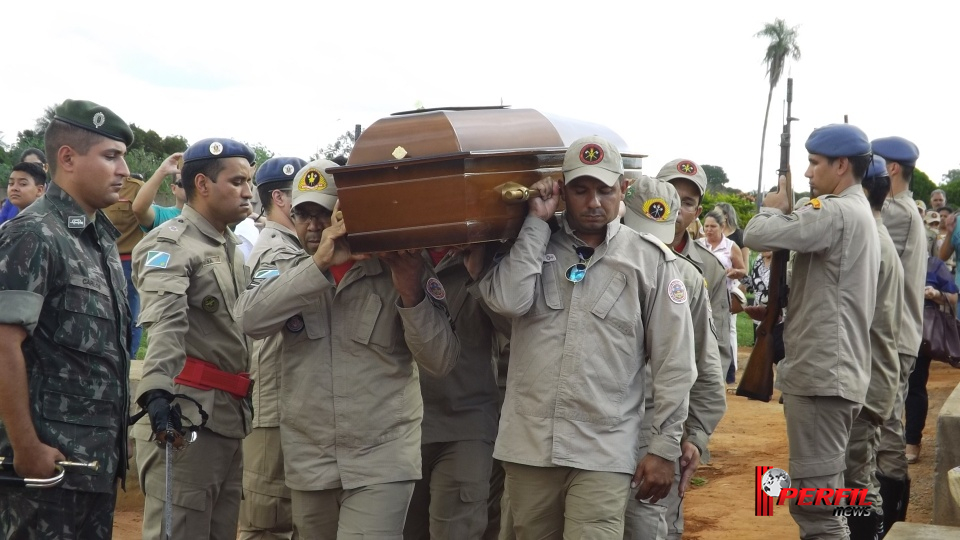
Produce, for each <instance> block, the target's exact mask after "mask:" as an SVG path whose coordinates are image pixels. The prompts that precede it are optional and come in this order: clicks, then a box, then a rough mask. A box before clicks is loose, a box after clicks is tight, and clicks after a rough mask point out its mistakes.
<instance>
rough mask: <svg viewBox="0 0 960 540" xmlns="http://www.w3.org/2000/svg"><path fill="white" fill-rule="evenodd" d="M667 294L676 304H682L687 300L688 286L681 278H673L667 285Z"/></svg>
mask: <svg viewBox="0 0 960 540" xmlns="http://www.w3.org/2000/svg"><path fill="white" fill-rule="evenodd" d="M667 295H669V296H670V301H671V302H673V303H674V304H682V303H684V302H686V301H687V287H686V286H684V284H683V281H680V280H679V279H674V280H671V281H670V283H669V284H668V285H667Z"/></svg>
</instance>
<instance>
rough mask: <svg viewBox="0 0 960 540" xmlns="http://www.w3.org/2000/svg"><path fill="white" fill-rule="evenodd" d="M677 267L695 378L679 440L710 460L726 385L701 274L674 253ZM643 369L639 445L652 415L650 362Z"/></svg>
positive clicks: (701, 456) (646, 431)
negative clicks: (690, 335)
mask: <svg viewBox="0 0 960 540" xmlns="http://www.w3.org/2000/svg"><path fill="white" fill-rule="evenodd" d="M718 262H719V261H718ZM677 269H679V270H680V275H681V279H682V280H683V284H684V285H686V287H687V296H688V300H687V305H688V306H689V307H690V317H691V320H692V321H693V339H694V344H695V357H694V358H695V359H696V362H697V380H696V381H694V383H693V387H692V388H690V410H689V414H688V415H687V421H686V424H685V425H684V430H683V440H685V441H689V442H691V443H693V445H694V446H696V447H697V449H698V450H700V459H701V460H702V461H703V462H707V461H709V460H710V453H709V450H708V448H707V445H708V443H709V442H710V435H711V434H713V430H714V429H716V427H717V424H719V423H720V419H721V418H723V413H724V412H725V411H726V410H727V399H726V385H725V384H724V377H723V371H722V369H723V367H722V364H721V363H720V362H721V360H720V350H719V348H718V347H717V331H716V328H715V327H714V325H713V314H712V313H711V311H712V310H711V307H710V301H711V298H710V295H709V294H708V293H707V289H706V287H705V286H704V285H705V280H704V278H703V275H702V274H701V273H700V270H699V269H698V268H697V267H696V265H694V264H693V263H692V262H691V261H689V260H687V259H685V258H683V257H682V256H680V257H677ZM721 283H722V282H721ZM724 290H726V289H724ZM727 318H728V319H729V317H727ZM644 369H646V370H647V398H646V413H645V414H644V417H643V425H644V428H643V437H642V439H641V444H640V446H641V448H643V447H645V446H646V445H647V438H648V437H649V435H650V428H651V425H650V422H651V419H652V417H653V386H652V381H651V379H650V365H649V364H648V365H647V366H646V368H644Z"/></svg>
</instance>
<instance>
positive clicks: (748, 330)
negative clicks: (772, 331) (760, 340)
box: [737, 313, 753, 347]
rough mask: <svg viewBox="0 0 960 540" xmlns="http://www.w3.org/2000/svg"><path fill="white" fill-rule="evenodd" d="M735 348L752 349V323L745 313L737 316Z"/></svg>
mask: <svg viewBox="0 0 960 540" xmlns="http://www.w3.org/2000/svg"><path fill="white" fill-rule="evenodd" d="M737 346H739V347H753V321H752V320H750V317H748V316H747V314H746V313H738V314H737Z"/></svg>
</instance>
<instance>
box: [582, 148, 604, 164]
mask: <svg viewBox="0 0 960 540" xmlns="http://www.w3.org/2000/svg"><path fill="white" fill-rule="evenodd" d="M580 161H581V162H583V163H584V164H586V165H596V164H597V163H600V162H601V161H603V148H600V145H598V144H593V143H590V144H588V145H586V146H584V147H583V148H581V149H580Z"/></svg>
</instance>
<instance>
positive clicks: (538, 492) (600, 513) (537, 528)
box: [500, 462, 632, 540]
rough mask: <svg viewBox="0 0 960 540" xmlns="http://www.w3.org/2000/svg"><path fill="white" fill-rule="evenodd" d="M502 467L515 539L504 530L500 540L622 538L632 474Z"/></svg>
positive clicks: (596, 539)
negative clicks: (512, 539)
mask: <svg viewBox="0 0 960 540" xmlns="http://www.w3.org/2000/svg"><path fill="white" fill-rule="evenodd" d="M503 468H504V470H505V471H506V481H505V486H504V500H505V501H506V502H507V504H509V513H510V518H511V519H512V520H513V534H510V532H509V531H508V530H507V528H506V527H502V528H501V533H500V538H501V539H502V540H506V539H510V538H517V540H533V539H537V540H539V539H541V538H563V540H581V539H582V540H587V539H589V540H622V539H623V513H624V510H625V508H626V505H627V496H628V495H629V493H630V479H631V478H632V475H630V474H625V473H612V472H599V471H584V470H581V469H574V468H571V467H531V466H528V465H520V464H518V463H508V462H504V464H503ZM504 517H506V516H504Z"/></svg>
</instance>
